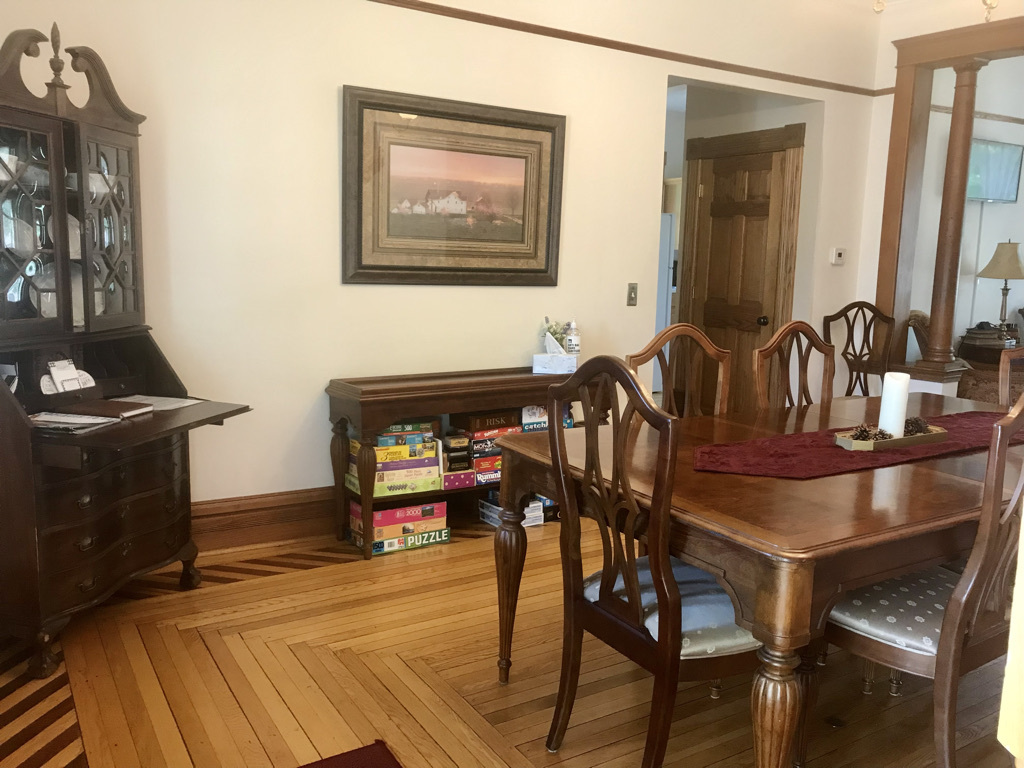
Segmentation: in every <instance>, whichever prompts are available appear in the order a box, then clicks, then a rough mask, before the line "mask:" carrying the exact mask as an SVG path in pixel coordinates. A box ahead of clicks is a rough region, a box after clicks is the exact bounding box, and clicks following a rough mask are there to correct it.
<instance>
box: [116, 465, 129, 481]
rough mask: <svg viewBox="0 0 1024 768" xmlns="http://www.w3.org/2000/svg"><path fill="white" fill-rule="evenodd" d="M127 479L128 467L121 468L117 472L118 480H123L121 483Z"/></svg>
mask: <svg viewBox="0 0 1024 768" xmlns="http://www.w3.org/2000/svg"><path fill="white" fill-rule="evenodd" d="M126 477H128V468H127V467H119V468H118V470H117V479H118V480H121V481H124V479H125V478H126Z"/></svg>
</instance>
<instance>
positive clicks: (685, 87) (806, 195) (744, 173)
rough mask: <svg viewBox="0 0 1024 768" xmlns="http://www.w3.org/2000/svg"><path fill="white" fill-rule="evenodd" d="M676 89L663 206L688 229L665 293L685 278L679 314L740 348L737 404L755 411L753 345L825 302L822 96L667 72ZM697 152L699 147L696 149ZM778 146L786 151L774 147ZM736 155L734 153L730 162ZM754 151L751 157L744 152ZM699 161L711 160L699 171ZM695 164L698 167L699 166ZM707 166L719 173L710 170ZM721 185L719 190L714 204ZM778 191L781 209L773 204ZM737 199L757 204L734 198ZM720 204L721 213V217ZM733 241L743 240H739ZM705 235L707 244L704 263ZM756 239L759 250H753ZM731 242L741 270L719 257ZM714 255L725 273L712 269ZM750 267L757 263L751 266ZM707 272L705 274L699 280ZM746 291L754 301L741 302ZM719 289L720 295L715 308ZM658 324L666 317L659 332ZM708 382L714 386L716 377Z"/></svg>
mask: <svg viewBox="0 0 1024 768" xmlns="http://www.w3.org/2000/svg"><path fill="white" fill-rule="evenodd" d="M668 92H669V96H668V98H667V102H666V104H667V112H666V144H665V180H664V184H665V186H664V188H663V192H664V193H663V200H664V203H665V205H664V207H663V211H666V212H672V213H678V215H679V218H678V220H679V224H678V231H679V235H678V244H677V254H678V256H677V263H675V264H674V269H673V270H666V271H661V270H660V271H659V295H661V291H662V287H663V286H662V281H664V280H666V279H667V280H671V277H672V275H673V274H674V275H675V276H677V284H678V288H677V289H676V290H675V291H674V292H673V293H672V294H671V296H672V311H671V313H670V318H671V322H689V323H693V324H694V325H697V326H698V327H699V328H701V330H703V331H704V332H705V333H707V334H708V335H709V336H710V337H711V338H712V339H713V340H714V341H715V343H717V344H719V345H720V346H723V347H725V348H728V349H731V350H732V351H733V354H734V356H733V360H732V366H733V375H732V387H730V389H731V393H730V403H729V408H730V410H736V409H749V408H752V407H753V406H754V402H755V396H754V392H753V388H752V382H751V375H750V369H751V362H750V361H751V352H752V350H753V349H754V348H755V347H757V346H761V345H762V344H764V343H765V342H767V341H768V339H769V338H770V337H771V334H772V333H774V331H775V330H776V329H777V328H778V327H779V326H781V325H782V324H784V323H785V322H787V321H788V320H790V319H792V318H793V317H802V318H809V317H812V316H813V312H812V310H815V309H816V308H815V307H813V306H812V304H813V298H812V294H813V291H812V290H810V288H811V286H812V285H813V283H814V276H813V271H814V264H813V250H814V230H815V226H816V217H817V194H818V186H819V183H820V168H821V131H822V125H823V117H824V111H823V105H822V104H821V102H817V101H812V100H807V99H798V98H795V97H791V96H785V95H781V94H772V93H766V92H761V91H752V90H749V89H739V88H732V87H726V86H721V85H716V84H710V83H701V82H694V81H689V82H687V81H681V80H678V79H674V78H670V80H669V88H668ZM801 124H802V125H801ZM787 126H788V127H787ZM805 126H806V129H805ZM694 139H699V141H694ZM805 139H806V141H805ZM773 142H774V143H773ZM805 145H806V148H807V153H808V154H807V155H806V157H805V156H804V148H805ZM697 150H699V152H700V153H701V155H700V156H699V157H697V156H693V152H694V151H697ZM775 151H778V152H781V153H782V154H781V155H778V156H774V157H773V155H774V152H775ZM713 155H715V156H718V157H717V159H716V157H713ZM728 155H732V156H734V159H732V160H727V159H726V156H728ZM746 155H750V156H751V157H748V158H747V159H745V160H742V159H740V158H742V157H744V156H746ZM716 163H717V165H718V168H717V169H716V168H715V165H716ZM700 164H703V168H702V169H696V167H697V166H698V165H700ZM688 166H689V167H690V168H691V169H693V170H692V172H691V173H690V174H689V175H688V174H687V167H688ZM808 173H809V176H808ZM701 174H710V175H709V176H707V177H706V178H704V179H701ZM773 178H774V179H775V180H774V181H773V180H772V179H773ZM702 184H703V191H704V193H705V194H707V195H708V197H707V198H705V199H704V205H701V202H700V201H701V198H700V193H701V191H702V189H701V188H702ZM716 184H717V185H718V187H717V188H718V194H717V198H718V200H717V202H714V204H713V205H712V201H713V200H714V199H715V197H716V193H715V186H716ZM737 185H739V186H737ZM725 187H729V189H728V191H727V192H723V190H724V189H725ZM783 190H785V191H783ZM773 199H774V200H775V201H776V205H775V210H773V211H770V210H769V209H770V208H771V202H770V201H771V200H773ZM739 202H743V203H744V205H745V206H746V208H747V209H749V210H741V208H742V207H743V206H739V207H737V206H736V205H733V203H739ZM730 205H732V207H733V208H734V209H735V210H729V206H730ZM712 208H714V212H715V214H716V216H711V213H712ZM698 214H706V215H707V217H708V219H709V221H707V222H706V223H707V227H706V230H705V234H703V235H702V234H701V231H702V230H700V229H699V228H698V227H697V226H696V217H697V215H698ZM726 214H728V215H726ZM798 214H799V224H800V226H799V229H798V227H797V223H798ZM713 220H716V221H717V223H712V221H713ZM784 220H785V221H786V227H785V235H784V236H783V234H782V233H783V229H782V223H783V221H784ZM769 232H772V233H773V234H771V235H769V234H768V233H769ZM729 243H735V248H733V246H732V245H729ZM698 245H700V246H701V247H703V248H704V249H705V250H704V251H703V254H702V255H700V259H702V261H700V263H699V264H698V255H699V254H698V251H697V246H698ZM709 248H710V249H713V250H708V249H709ZM758 249H760V251H761V254H760V255H755V251H757V250H758ZM767 250H770V251H771V252H772V253H771V255H770V257H769V258H771V260H772V267H771V269H770V270H769V271H770V273H771V274H770V275H769V274H766V273H765V261H764V259H765V258H766V257H768V256H767V253H766V251H767ZM733 251H735V253H733V255H732V256H731V257H730V258H734V260H735V261H736V263H735V265H734V266H735V269H733V268H730V267H726V266H724V265H723V264H722V263H720V262H721V259H722V258H723V257H725V256H728V254H729V253H732V252H733ZM711 260H713V261H714V266H715V269H716V270H717V271H715V272H709V270H710V269H711V267H712V261H711ZM745 271H748V272H749V274H746V276H744V272H745ZM698 275H701V276H702V278H701V280H697V277H698ZM723 275H731V276H729V277H726V282H729V281H730V280H731V281H732V283H733V289H732V290H731V291H730V290H719V291H718V293H719V294H720V295H717V296H716V295H714V294H715V291H716V290H718V288H720V287H721V286H720V285H719V283H721V279H720V278H722V276H723ZM716 281H717V282H716ZM755 283H760V284H761V285H760V286H759V290H760V292H761V293H764V292H768V293H770V294H771V295H770V296H767V297H760V296H759V297H758V298H756V299H754V298H752V296H750V295H748V294H750V291H751V290H752V289H753V287H754V284H755ZM709 288H710V289H711V294H710V295H709V294H708V293H707V291H708V289H709ZM698 294H700V296H699V297H698ZM732 294H735V295H732ZM741 294H742V295H743V299H742V301H743V302H745V303H743V305H742V306H740V295H741ZM709 299H714V300H713V301H711V303H710V304H708V306H707V310H708V311H707V312H705V309H706V307H705V305H706V304H707V303H708V300H709ZM751 302H754V303H757V304H758V305H759V311H758V312H757V313H755V314H753V315H750V317H749V318H747V317H746V315H748V314H750V311H752V309H753V308H755V307H754V305H753V303H751ZM730 305H732V307H731V308H730ZM719 310H724V313H723V311H719ZM764 317H767V319H768V323H767V324H766V325H759V324H758V322H757V321H758V318H764ZM748 321H749V322H748ZM751 324H752V327H751V328H749V329H748V328H747V326H748V325H751ZM660 328H661V323H660V322H659V324H658V328H657V329H656V330H660ZM703 389H704V393H707V392H708V391H710V394H711V395H713V387H710V386H708V387H704V388H703ZM702 400H703V398H702ZM708 405H710V403H707V404H704V405H703V406H702V407H705V408H706V407H707V406H708Z"/></svg>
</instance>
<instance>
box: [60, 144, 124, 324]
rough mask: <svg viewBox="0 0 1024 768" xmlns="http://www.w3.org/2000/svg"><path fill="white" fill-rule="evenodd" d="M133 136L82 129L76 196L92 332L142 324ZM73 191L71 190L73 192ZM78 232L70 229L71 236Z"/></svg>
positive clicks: (87, 307)
mask: <svg viewBox="0 0 1024 768" xmlns="http://www.w3.org/2000/svg"><path fill="white" fill-rule="evenodd" d="M133 138H134V137H128V136H125V135H124V134H117V133H114V132H112V131H106V130H103V129H99V128H89V129H88V130H86V129H85V128H83V133H82V146H81V153H82V172H81V179H79V180H78V182H77V184H76V185H75V186H77V189H76V190H74V192H76V193H77V195H78V200H79V201H80V202H81V206H82V210H83V216H84V219H83V223H84V226H83V228H82V230H83V231H82V235H83V237H82V242H83V245H84V248H85V264H86V265H87V269H88V271H89V277H90V280H89V283H90V285H91V290H90V289H89V288H88V287H87V289H86V290H87V293H91V298H90V296H89V295H87V296H86V312H87V313H88V315H89V324H88V327H89V329H90V330H96V329H103V328H112V327H120V326H125V325H134V324H138V323H141V322H142V292H141V288H142V286H141V275H140V268H139V265H140V253H139V248H138V240H137V227H138V216H137V210H138V209H137V202H136V199H135V198H136V192H137V189H138V186H137V181H138V180H137V172H136V169H135V161H136V151H135V146H134V142H133V141H132V139H133ZM70 192H71V191H69V194H70ZM74 236H75V233H73V232H72V233H71V237H72V239H73V238H74Z"/></svg>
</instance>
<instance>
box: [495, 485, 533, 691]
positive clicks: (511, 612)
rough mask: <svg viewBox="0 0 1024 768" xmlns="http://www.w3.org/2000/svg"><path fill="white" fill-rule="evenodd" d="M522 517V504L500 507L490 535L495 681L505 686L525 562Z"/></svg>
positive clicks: (524, 517)
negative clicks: (495, 575) (495, 624)
mask: <svg viewBox="0 0 1024 768" xmlns="http://www.w3.org/2000/svg"><path fill="white" fill-rule="evenodd" d="M525 519H526V515H524V514H523V512H522V505H521V504H515V505H514V506H513V507H512V508H511V509H510V508H509V507H506V506H504V505H502V510H501V526H500V527H499V528H498V531H497V533H495V535H494V564H495V567H496V570H497V573H498V638H499V639H498V682H499V683H501V684H502V685H505V684H506V683H508V670H509V667H511V666H512V629H513V627H514V626H515V623H516V604H517V603H518V602H519V585H520V584H521V583H522V581H523V564H524V563H525V562H526V529H525V528H523V520H525Z"/></svg>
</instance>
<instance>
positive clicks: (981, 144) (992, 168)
mask: <svg viewBox="0 0 1024 768" xmlns="http://www.w3.org/2000/svg"><path fill="white" fill-rule="evenodd" d="M1022 158H1024V147H1022V146H1021V145H1019V144H1004V143H1003V142H1001V141H985V140H984V139H974V140H973V141H971V163H970V170H969V171H968V175H967V199H968V200H984V201H986V202H989V203H1015V202H1017V190H1018V189H1019V187H1020V166H1021V159H1022Z"/></svg>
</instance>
